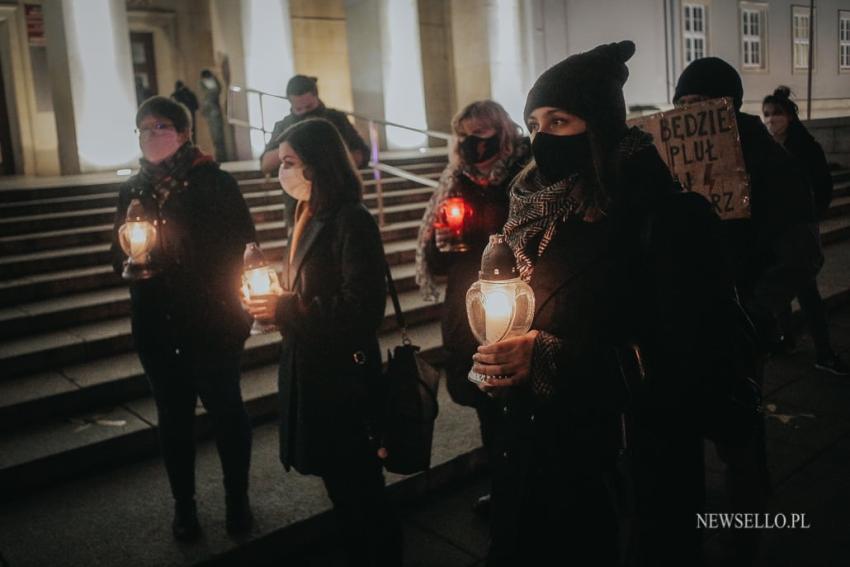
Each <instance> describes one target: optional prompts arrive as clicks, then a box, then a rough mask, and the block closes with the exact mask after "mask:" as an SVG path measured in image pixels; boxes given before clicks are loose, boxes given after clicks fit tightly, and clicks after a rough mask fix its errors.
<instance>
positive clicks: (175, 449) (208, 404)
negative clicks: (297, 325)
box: [140, 351, 251, 501]
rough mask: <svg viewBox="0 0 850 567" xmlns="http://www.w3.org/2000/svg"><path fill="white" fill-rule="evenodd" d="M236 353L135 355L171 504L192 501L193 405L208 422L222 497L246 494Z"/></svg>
mask: <svg viewBox="0 0 850 567" xmlns="http://www.w3.org/2000/svg"><path fill="white" fill-rule="evenodd" d="M239 358H240V353H227V354H222V353H209V352H206V353H186V352H182V351H181V353H179V354H177V353H173V352H170V353H157V354H155V355H152V354H150V353H145V354H141V353H140V359H141V361H142V366H143V367H144V369H145V372H146V373H147V376H148V380H149V382H150V385H151V389H152V390H153V395H154V400H155V401H156V409H157V415H158V417H159V440H160V446H161V448H162V456H163V459H164V461H165V469H166V471H167V472H168V480H169V482H170V484H171V492H172V494H173V495H174V499H175V500H177V501H185V500H190V499H192V498H193V497H194V495H195V435H194V423H195V405H196V403H197V399H198V397H200V398H201V402H202V403H203V404H204V407H205V408H206V410H207V413H208V414H209V417H210V419H211V420H212V425H213V432H214V434H215V440H216V446H217V447H218V455H219V458H220V460H221V468H222V470H223V472H224V488H225V491H226V492H227V494H232V495H237V496H238V495H240V494H244V493H245V492H246V491H247V490H248V469H249V468H250V463H251V423H250V420H249V418H248V413H247V412H246V411H245V406H244V405H243V403H242V392H241V390H240V388H239V376H240V374H239Z"/></svg>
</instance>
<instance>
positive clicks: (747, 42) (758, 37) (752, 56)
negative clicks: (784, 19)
mask: <svg viewBox="0 0 850 567" xmlns="http://www.w3.org/2000/svg"><path fill="white" fill-rule="evenodd" d="M766 25H767V7H766V6H764V5H759V4H752V3H749V2H746V3H741V63H742V65H743V67H744V68H745V69H764V68H766V65H765V52H766V49H765V44H766V42H767V34H766V33H765V32H766V30H765V27H766Z"/></svg>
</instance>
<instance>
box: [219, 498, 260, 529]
mask: <svg viewBox="0 0 850 567" xmlns="http://www.w3.org/2000/svg"><path fill="white" fill-rule="evenodd" d="M225 504H226V505H227V533H229V534H230V535H243V534H247V533H248V532H250V531H251V528H252V527H253V526H254V514H252V513H251V504H250V502H249V501H248V494H247V493H242V494H238V495H230V494H228V495H227V497H226V498H225Z"/></svg>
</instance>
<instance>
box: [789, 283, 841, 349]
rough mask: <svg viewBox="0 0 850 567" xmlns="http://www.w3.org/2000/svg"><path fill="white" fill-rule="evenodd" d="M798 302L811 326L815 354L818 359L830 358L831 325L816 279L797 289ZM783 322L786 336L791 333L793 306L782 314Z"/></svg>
mask: <svg viewBox="0 0 850 567" xmlns="http://www.w3.org/2000/svg"><path fill="white" fill-rule="evenodd" d="M797 300H798V301H799V302H800V310H801V311H802V312H803V315H805V317H806V322H807V323H808V324H809V332H810V333H811V334H812V342H814V345H815V353H816V355H817V357H818V359H822V358H828V357H829V356H830V355H831V354H832V346H831V345H830V340H829V323H828V322H827V318H826V307H824V304H823V299H822V298H821V296H820V290H818V282H817V279H816V278H811V279H810V280H807V281H806V283H804V284H803V285H802V286H801V287H800V288H799V289H797ZM781 322H782V327H783V330H784V331H785V333H786V334H789V333H791V306H790V305H788V306H787V308H786V309H785V311H784V312H783V313H782V316H781Z"/></svg>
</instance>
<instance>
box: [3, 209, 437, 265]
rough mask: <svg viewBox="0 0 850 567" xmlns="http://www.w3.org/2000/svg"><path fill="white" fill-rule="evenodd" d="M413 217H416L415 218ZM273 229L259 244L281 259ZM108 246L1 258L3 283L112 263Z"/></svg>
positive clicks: (410, 231) (394, 236) (398, 231)
mask: <svg viewBox="0 0 850 567" xmlns="http://www.w3.org/2000/svg"><path fill="white" fill-rule="evenodd" d="M411 216H414V217H415V215H411ZM420 218H421V214H420ZM420 218H416V219H415V220H409V221H404V222H395V223H391V224H387V225H385V226H384V227H383V228H382V229H381V236H382V238H383V241H384V242H385V243H389V242H395V241H397V240H406V239H411V238H416V236H417V234H418V232H419V225H420ZM270 230H272V232H273V234H277V235H278V236H279V237H278V238H276V239H273V240H264V239H263V238H260V243H261V244H262V245H263V250H264V251H265V252H266V254H267V256H268V257H269V258H271V259H279V258H280V257H281V256H280V255H281V253H282V251H283V246H284V244H285V241H284V239H283V234H284V233H283V227H282V225H275V226H273V227H270ZM274 231H277V232H274ZM261 236H262V235H261ZM109 247H110V245H109V244H106V243H103V244H90V245H87V246H74V247H69V248H62V249H53V250H46V251H41V252H33V253H28V254H15V255H10V256H0V281H3V280H10V279H20V278H26V277H29V276H32V275H36V274H44V273H47V272H54V271H60V270H74V269H78V268H88V267H93V266H98V265H102V264H106V263H109V262H111V257H110V254H109Z"/></svg>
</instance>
